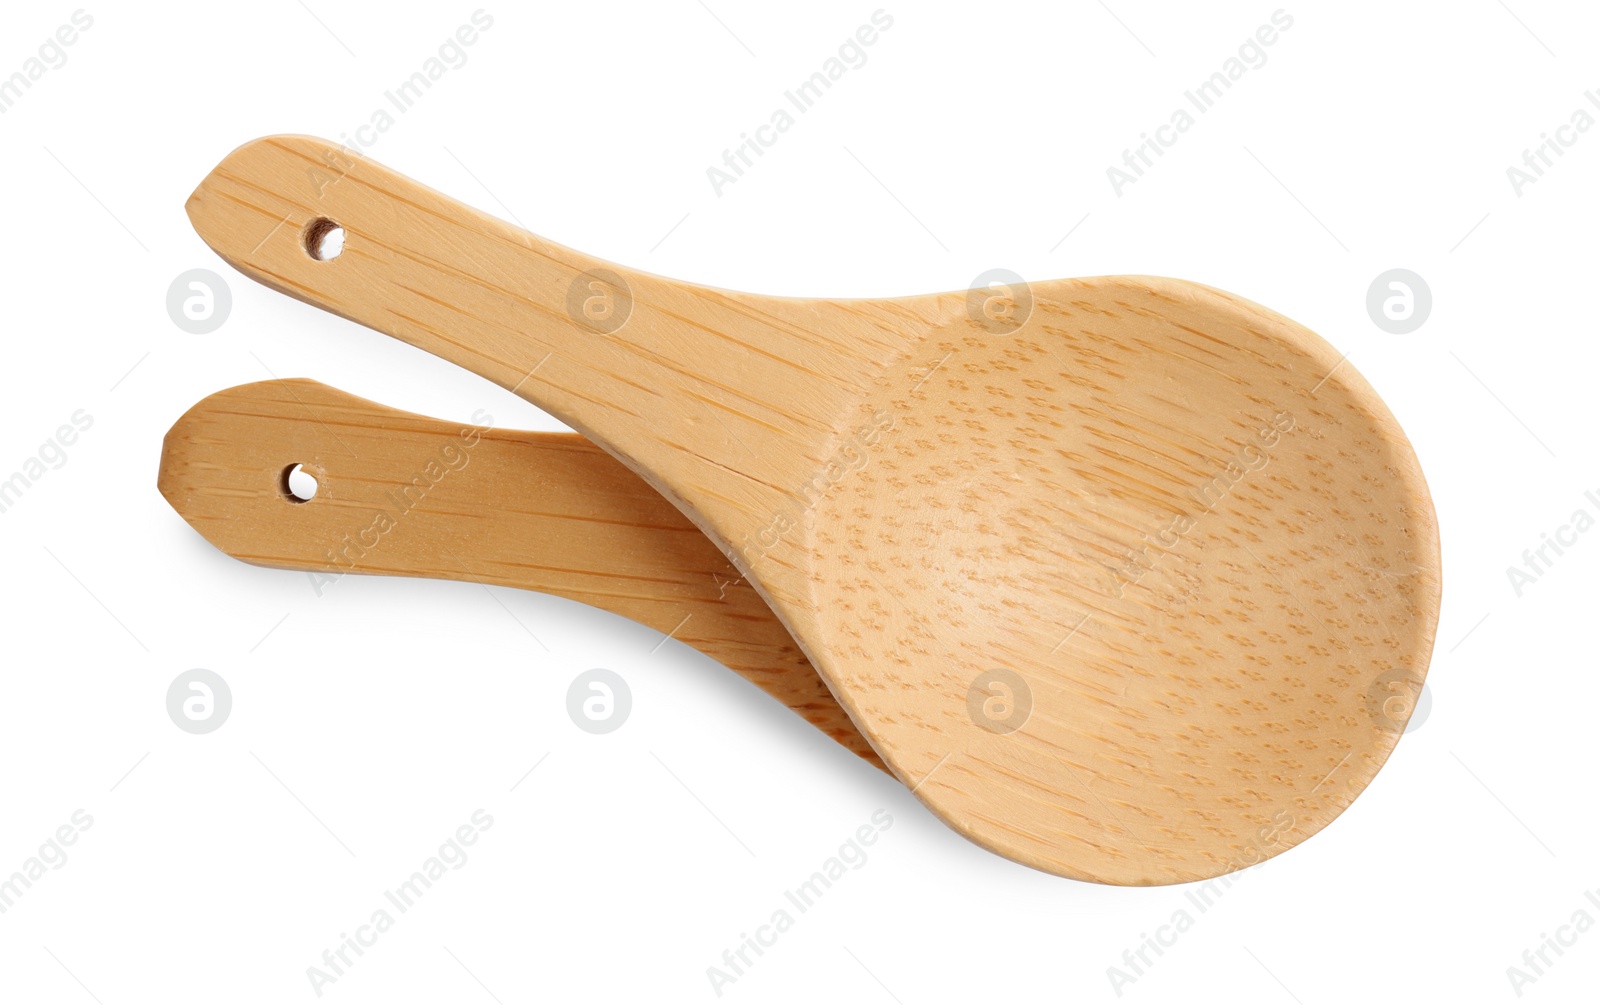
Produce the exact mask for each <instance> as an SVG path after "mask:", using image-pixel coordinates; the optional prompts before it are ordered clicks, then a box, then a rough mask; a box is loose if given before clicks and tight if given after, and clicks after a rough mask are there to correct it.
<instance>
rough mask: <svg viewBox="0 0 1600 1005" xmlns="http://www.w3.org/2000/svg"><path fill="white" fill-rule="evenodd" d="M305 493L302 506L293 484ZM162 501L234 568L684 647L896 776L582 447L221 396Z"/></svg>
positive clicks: (180, 458) (389, 413) (771, 638)
mask: <svg viewBox="0 0 1600 1005" xmlns="http://www.w3.org/2000/svg"><path fill="white" fill-rule="evenodd" d="M296 467H298V468H300V469H301V470H302V471H303V472H305V473H306V474H307V475H308V476H310V477H311V478H312V480H313V482H314V484H315V490H314V493H313V494H312V495H311V496H310V498H304V497H303V496H304V493H303V492H302V494H301V495H296V494H295V493H296V489H297V488H298V486H296V485H293V484H291V478H290V473H291V472H292V471H293V469H295V468H296ZM157 485H158V487H159V488H160V490H161V494H162V495H163V496H164V497H165V498H166V500H167V502H169V503H171V504H172V508H173V509H175V510H177V511H178V513H179V515H181V516H182V517H183V518H184V519H185V520H187V521H188V522H189V525H190V526H191V527H193V528H194V529H195V530H197V531H199V532H200V534H201V536H202V537H204V538H205V539H206V540H207V541H210V542H211V543H212V544H214V545H216V546H217V548H219V549H221V550H222V551H223V552H225V553H227V554H229V555H232V556H233V557H234V558H238V559H242V560H243V561H246V562H251V563H253V564H255V565H265V566H270V567H273V568H278V569H297V570H303V571H305V572H308V573H310V574H311V575H312V582H313V585H314V586H315V587H316V588H317V590H318V592H319V593H320V592H321V591H323V590H326V589H331V588H332V586H333V584H334V583H336V582H337V581H338V579H339V577H341V576H343V575H344V574H345V573H352V572H353V573H370V574H375V575H385V576H421V577H426V578H429V579H451V580H461V581H468V582H476V583H483V584H486V585H495V586H515V587H519V588H521V589H525V590H534V591H537V592H539V593H548V594H551V595H553V596H558V597H565V598H567V599H569V600H575V601H578V602H579V603H583V604H589V605H591V606H593V607H598V608H601V609H603V610H607V611H611V612H612V613H614V614H620V615H621V616H623V617H625V618H629V619H631V620H633V621H637V622H639V623H640V624H642V625H648V626H650V627H651V628H654V629H656V630H657V631H660V632H662V633H664V634H667V635H670V636H671V637H673V638H675V639H677V640H679V641H680V642H684V643H687V644H688V645H691V646H693V647H695V648H696V649H698V650H700V651H701V652H703V653H705V654H706V655H708V656H710V657H711V658H712V659H714V660H717V661H718V662H719V663H722V664H723V665H724V666H727V667H729V668H730V669H732V670H734V671H736V672H738V673H739V674H740V675H741V676H743V677H745V678H746V679H747V680H749V681H751V682H752V683H754V684H755V685H756V686H758V687H760V688H761V689H762V690H764V691H766V692H767V693H768V694H770V695H772V696H773V697H774V698H777V699H778V700H779V701H781V702H783V703H784V704H785V705H788V706H789V707H790V708H792V709H794V710H795V711H796V712H798V713H799V714H800V715H801V716H802V717H804V718H805V720H806V721H807V722H809V723H811V724H812V725H814V726H816V727H817V728H818V729H820V730H822V731H823V732H824V733H826V734H828V735H829V736H831V737H833V738H834V739H835V740H838V741H839V742H840V743H841V744H843V745H844V746H845V747H847V748H849V749H850V750H852V751H854V752H855V753H857V754H860V755H861V756H862V757H864V758H866V759H867V760H868V761H870V762H872V763H873V764H876V765H877V766H878V767H880V768H881V767H883V762H882V761H881V760H880V759H879V758H878V755H877V753H876V752H875V751H873V749H872V747H871V746H869V745H868V744H867V741H866V739H865V738H863V737H862V735H861V733H860V731H859V730H857V729H856V728H855V726H854V725H852V724H851V722H850V717H849V716H848V715H846V714H845V712H844V709H843V708H840V707H839V703H838V702H837V701H835V700H834V698H833V695H832V694H830V693H829V692H828V688H827V685H825V684H823V682H822V679H821V678H820V677H818V676H817V675H816V673H815V672H814V671H813V670H812V669H811V664H810V663H808V662H807V661H806V658H805V656H804V655H803V654H802V653H801V652H800V648H799V647H798V646H796V645H795V643H794V639H792V638H790V637H789V633H788V631H787V630H786V629H785V628H784V627H783V625H782V623H781V622H779V621H778V619H777V618H776V617H775V616H774V615H773V613H772V611H771V610H769V609H768V608H767V605H766V603H765V602H763V601H762V600H761V598H760V597H759V596H757V595H756V592H755V591H754V590H753V589H751V588H750V584H749V583H746V582H744V581H743V580H742V579H741V578H740V576H739V573H738V572H737V571H736V570H735V569H734V568H733V566H732V565H730V564H729V563H728V560H727V558H726V557H724V556H723V554H722V552H720V551H718V550H717V548H716V546H715V545H713V544H712V543H711V542H710V541H708V540H707V539H706V536H705V535H704V534H702V533H700V531H699V530H698V529H696V527H695V526H694V524H692V523H690V522H689V520H688V518H686V517H685V516H684V515H683V514H682V513H680V512H678V511H677V509H675V508H674V507H673V506H672V504H671V503H669V502H667V501H666V500H665V499H663V498H662V497H661V495H660V493H658V492H656V491H655V490H654V489H652V488H651V487H650V486H648V485H646V484H645V483H644V482H642V481H640V480H639V477H638V476H637V475H635V474H634V473H633V472H631V471H629V470H628V469H627V468H625V467H623V466H622V465H621V464H619V463H617V461H616V460H615V459H614V458H613V457H612V456H611V455H610V454H607V453H606V452H605V451H603V450H601V449H600V448H599V447H597V446H595V445H594V444H592V443H590V442H589V441H588V440H585V439H584V438H583V437H581V436H577V435H575V434H573V433H530V432H524V431H520V430H511V429H499V428H494V427H493V417H492V416H484V415H480V416H479V417H478V422H477V423H459V422H445V421H443V420H440V419H430V418H427V417H425V416H421V415H415V414H413V413H411V412H402V411H400V410H398V409H393V408H386V407H384V406H383V405H379V404H377V403H375V402H371V401H367V400H366V399H364V398H358V397H356V396H355V395H353V394H346V393H345V392H343V391H340V390H337V389H335V388H331V387H328V386H327V385H325V384H319V383H317V382H316V381H314V380H269V381H262V382H261V383H259V384H246V385H243V386H242V387H233V388H229V389H228V390H226V391H220V392H218V393H216V394H213V395H209V396H208V397H206V398H205V399H204V400H202V401H200V402H199V403H198V404H196V405H195V406H194V407H193V408H191V409H189V410H188V411H187V412H185V413H184V414H183V416H182V418H180V419H178V421H177V422H175V423H173V426H172V428H171V429H170V430H168V432H167V436H166V439H165V441H163V444H162V449H161V473H160V476H159V478H158V479H157Z"/></svg>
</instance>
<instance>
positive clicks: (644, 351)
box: [188, 137, 1439, 884]
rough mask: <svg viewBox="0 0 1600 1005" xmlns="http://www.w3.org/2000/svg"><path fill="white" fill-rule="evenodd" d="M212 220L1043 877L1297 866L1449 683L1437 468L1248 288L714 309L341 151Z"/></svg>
mask: <svg viewBox="0 0 1600 1005" xmlns="http://www.w3.org/2000/svg"><path fill="white" fill-rule="evenodd" d="M188 211H189V215H190V219H191V220H192V222H193V223H194V226H195V228H196V230H197V231H198V232H199V233H200V235H201V236H202V237H203V238H204V239H205V241H206V242H207V243H208V244H210V245H211V247H212V248H213V249H215V250H216V251H217V252H218V254H220V255H221V256H222V257H223V258H225V259H226V260H227V261H229V262H230V263H231V264H233V265H234V266H235V267H237V268H238V269H240V270H241V271H243V272H244V273H246V274H247V275H249V276H251V277H253V278H255V279H257V280H259V281H261V282H263V283H266V284H267V285H269V286H272V287H274V288H276V289H278V290H281V291H283V292H286V293H289V294H291V295H294V296H297V297H300V298H302V299H305V300H308V301H309V302H311V303H314V304H317V305H319V306H322V307H325V308H326V309H329V310H332V311H335V312H337V313H339V314H341V315H343V316H345V317H347V318H350V319H352V320H355V321H358V322H360V323H362V324H365V325H369V326H371V327H373V328H376V329H378V330H379V331H383V332H386V333H388V334H390V335H393V336H396V337H398V338H401V339H403V340H405V341H407V342H409V343H411V344H412V345H415V346H417V347H419V348H422V349H425V350H427V351H429V352H432V353H435V354H436V355H439V356H441V357H443V358H445V359H448V360H451V361H452V362H455V363H457V364H459V365H461V366H465V367H467V368H468V369H471V370H473V371H474V372H476V373H479V374H481V375H483V376H485V377H488V378H489V379H491V380H494V381H496V382H497V383H499V384H501V385H502V386H504V387H507V388H510V389H512V390H514V391H516V392H517V393H519V394H521V395H522V396H523V397H525V398H527V399H528V400H529V401H531V402H533V403H534V404H536V405H539V406H540V407H542V408H544V409H545V410H546V411H548V412H550V413H551V414H553V415H555V416H556V417H557V418H559V419H561V420H562V421H563V422H565V423H567V424H568V425H569V426H572V427H573V428H575V429H577V430H578V431H579V432H581V433H583V434H584V435H585V436H587V437H589V438H590V439H591V440H593V441H594V442H596V443H597V444H599V445H600V446H602V447H604V448H605V449H606V450H607V451H609V452H610V453H611V454H612V455H613V456H615V457H617V458H618V459H619V460H621V461H622V462H623V463H625V464H626V465H628V467H630V468H631V469H633V470H634V471H635V472H636V473H638V474H639V475H641V476H642V477H643V478H644V479H645V480H646V481H648V482H649V483H650V484H651V485H652V486H653V487H654V488H656V489H657V490H658V491H660V492H661V493H662V494H663V495H665V496H666V497H667V498H668V499H670V500H671V501H672V502H673V503H674V504H675V505H677V506H678V508H679V509H681V510H682V511H683V512H684V513H685V514H686V515H687V516H688V517H689V518H690V519H692V520H693V521H694V522H695V524H696V525H697V526H699V527H700V528H701V529H702V530H703V531H704V532H705V533H706V534H707V536H709V537H710V538H711V539H712V541H713V542H715V543H716V544H717V545H718V546H719V547H721V548H722V549H723V551H724V552H725V553H726V554H728V556H729V557H730V559H731V560H732V561H733V563H734V564H735V565H736V566H737V567H738V569H739V570H740V571H741V572H742V573H743V574H744V575H745V577H746V578H747V579H748V580H749V581H750V582H751V583H752V584H753V585H754V586H755V587H756V589H757V590H759V591H760V592H761V594H762V595H763V597H764V598H765V599H766V601H767V603H768V605H769V606H770V607H771V608H772V609H773V611H774V612H775V613H776V614H777V615H778V617H779V618H780V619H782V621H783V623H784V625H785V626H786V627H787V628H788V629H789V632H790V634H791V635H792V636H793V637H794V638H795V640H796V641H797V642H798V643H799V644H800V646H801V648H802V650H804V652H805V653H806V655H807V656H808V657H809V658H810V660H811V663H812V664H813V665H814V666H815V667H816V669H817V670H818V672H819V673H820V674H821V675H822V677H823V679H824V680H825V681H826V682H827V684H828V686H829V687H830V689H831V690H832V691H833V693H834V695H835V697H837V698H838V699H839V702H840V704H842V705H843V706H844V708H845V710H846V711H847V712H848V713H849V714H850V717H851V719H852V720H853V721H854V722H855V724H856V725H857V727H858V728H859V729H860V730H861V732H862V733H863V734H864V735H865V736H866V738H867V739H868V741H869V742H871V744H872V745H873V747H874V748H875V749H876V750H877V751H878V753H879V754H880V755H882V757H883V760H884V762H885V763H886V764H887V765H888V767H889V768H890V770H891V771H892V772H894V774H895V775H896V776H897V777H899V778H900V779H901V780H902V781H903V782H905V783H907V784H908V785H910V786H911V787H912V790H913V791H914V792H915V793H916V795H917V797H918V798H919V799H921V800H922V801H923V802H924V803H925V804H926V805H927V806H928V807H929V808H930V809H932V810H933V812H934V813H936V814H937V815H938V816H939V817H940V818H941V819H943V820H944V821H945V822H946V823H948V824H949V825H950V826H952V827H954V828H955V829H956V830H958V831H959V832H961V833H962V834H964V835H966V836H967V837H969V838H971V839H972V840H974V841H976V842H978V843H979V844H981V845H983V846H985V847H988V848H990V849H992V850H994V851H996V852H998V853H1000V854H1003V855H1006V856H1009V857H1011V858H1013V859H1015V860H1017V861H1019V862H1023V863H1025V864H1028V865H1032V866H1035V867H1037V868H1040V869H1044V870H1047V871H1050V872H1054V873H1058V874H1060V875H1064V876H1072V877H1076V878H1081V879H1089V880H1095V881H1099V882H1108V883H1128V884H1150V883H1167V882H1179V881H1184V880H1194V879H1204V878H1208V877H1211V876H1216V875H1219V874H1221V873H1225V872H1228V871H1231V870H1233V869H1236V868H1239V867H1240V865H1241V864H1250V863H1251V862H1254V861H1258V860H1260V859H1261V858H1264V857H1266V856H1267V855H1270V854H1274V853H1276V852H1278V851H1281V850H1283V849H1284V848H1286V847H1289V846H1292V845H1294V844H1296V843H1298V842H1299V841H1301V840H1303V839H1304V838H1305V837H1306V836H1308V835H1310V834H1312V833H1315V832H1316V831H1317V830H1319V829H1321V828H1322V827H1324V826H1326V825H1327V824H1328V823H1329V822H1330V821H1331V820H1332V819H1333V818H1334V817H1335V816H1337V815H1338V814H1339V812H1340V811H1341V810H1342V809H1343V808H1344V807H1345V806H1347V805H1349V803H1350V801H1351V800H1352V799H1354V798H1355V796H1356V794H1357V793H1359V792H1360V791H1361V790H1362V788H1364V787H1365V786H1366V784H1367V783H1368V782H1370V781H1371V779H1372V778H1373V776H1374V775H1375V774H1376V773H1377V771H1378V769H1379V768H1380V767H1381V766H1382V764H1383V762H1384V760H1385V759H1386V758H1387V757H1388V755H1389V753H1390V751H1391V750H1392V749H1393V748H1394V745H1395V743H1396V741H1397V739H1398V737H1399V733H1400V731H1399V728H1397V726H1396V723H1395V722H1394V721H1393V719H1392V718H1391V717H1389V716H1387V715H1386V714H1380V713H1379V712H1378V711H1376V709H1377V708H1380V707H1381V708H1385V709H1393V708H1396V707H1404V700H1403V699H1404V698H1405V697H1406V696H1407V695H1408V694H1409V695H1414V694H1415V692H1416V689H1418V688H1420V686H1421V682H1422V678H1423V675H1424V674H1425V673H1426V668H1427V664H1428V658H1429V654H1430V652H1431V649H1432V645H1433V637H1434V628H1435V625H1436V622H1437V616H1438V603H1439V550H1438V547H1439V546H1438V530H1437V524H1436V521H1435V518H1434V514H1433V508H1432V503H1431V500H1430V499H1429V497H1428V492H1427V487H1426V484H1425V482H1424V480H1423V476H1422V471H1421V469H1420V467H1419V466H1418V464H1417V460H1416V457H1415V455H1414V454H1413V452H1412V450H1411V447H1410V444H1409V443H1408V442H1407V441H1406V438H1405V436H1404V434H1403V433H1402V432H1401V430H1400V428H1399V426H1398V425H1397V424H1396V422H1395V420H1394V418H1393V416H1392V415H1390V413H1389V411H1388V409H1387V408H1386V407H1385V406H1384V404H1383V402H1382V401H1381V400H1380V399H1379V398H1378V396H1377V394H1376V393H1375V392H1374V391H1373V390H1372V388H1371V387H1369V386H1368V385H1367V383H1366V382H1365V381H1364V380H1363V379H1362V378H1361V377H1360V376H1359V375H1358V374H1357V373H1356V372H1355V370H1354V369H1353V368H1352V367H1350V366H1349V365H1348V364H1346V363H1345V361H1344V360H1343V358H1342V357H1341V356H1340V355H1339V354H1338V353H1337V352H1336V351H1334V350H1333V349H1332V348H1331V347H1330V346H1328V345H1327V343H1325V342H1323V341H1322V340H1321V339H1319V338H1318V337H1317V336H1316V335H1314V334H1312V333H1311V332H1310V331H1308V330H1306V329H1305V328H1303V327H1301V326H1300V325H1297V324H1295V323H1294V322H1292V321H1290V320H1288V319H1287V318H1284V317H1282V316H1280V315H1278V314H1274V313H1273V312H1271V311H1268V310H1266V309H1264V308H1262V307H1259V306H1257V305H1255V304H1252V303H1250V302H1248V301H1245V300H1242V299H1239V298H1237V297H1233V296H1230V295H1228V294H1225V293H1221V292H1218V291H1216V290H1213V289H1209V288H1207V287H1203V286H1198V285H1195V284H1192V283H1186V282H1181V281H1177V280H1170V279H1152V278H1136V277H1109V278H1099V279H1077V280H1053V281H1049V282H1039V283H1033V284H1031V285H1029V286H1025V287H1013V288H1012V289H1011V290H1009V291H1008V293H1009V295H1008V296H1002V295H999V294H996V293H995V292H994V291H993V290H992V289H991V290H987V291H985V290H974V291H965V292H960V293H946V294H933V295H927V296H918V297H905V298H900V299H894V300H856V301H831V300H820V299H782V298H775V297H765V296H759V295H754V294H745V293H731V292H725V291H720V290H713V289H708V288H706V287H701V286H694V285H691V284H688V283H683V282H678V281H674V280H669V279H664V278H661V277H658V276H652V275H648V274H645V273H641V272H636V271H632V270H629V269H625V268H622V267H620V266H610V265H606V264H605V263H603V262H600V261H598V260H596V259H593V258H590V257H588V256H585V255H582V254H580V253H578V252H575V251H572V250H570V249H567V248H563V247H560V246H558V245H555V244H552V243H550V242H548V241H544V240H542V239H540V238H538V237H535V236H534V235H532V234H530V233H528V232H526V231H524V230H521V229H520V228H517V227H513V226H511V225H510V224H506V223H504V222H502V221H499V220H496V219H494V218H493V217H490V216H487V215H485V214H483V213H480V212H478V211H476V210H473V209H471V208H469V207H467V206H464V205H462V204H460V203H458V202H456V201H454V200H452V199H450V198H448V197H446V196H444V195H441V194H439V193H437V192H435V191H432V190H431V189H428V188H426V187H424V186H422V185H419V184H417V183H416V182H413V181H411V180H409V179H407V178H404V177H403V176H401V175H399V174H396V173H395V172H393V171H390V170H388V169H387V168H384V167H382V166H380V165H378V164H375V163H373V162H371V161H368V160H365V159H364V158H361V157H359V156H356V155H353V154H350V153H348V152H346V151H344V150H342V149H340V148H338V147H336V146H334V145H333V144H330V143H327V142H325V141H322V140H317V139H313V138H308V137H274V138H270V139H264V140H258V141H255V142H253V143H249V144H247V145H245V146H243V147H241V148H239V149H238V150H236V151H234V152H233V153H232V154H230V155H229V156H228V157H227V158H226V159H225V160H224V161H223V162H222V163H221V164H220V165H219V166H218V167H217V168H216V169H215V170H214V171H213V172H212V173H211V174H210V175H209V176H208V177H207V178H206V179H205V180H204V181H203V182H202V183H201V184H200V186H199V188H197V189H196V191H195V193H194V195H193V196H191V197H190V200H189V203H188ZM335 227H338V228H342V230H343V232H344V245H343V249H344V250H343V253H342V254H340V255H339V256H338V257H336V258H333V257H330V256H329V255H328V253H327V252H326V251H325V250H324V248H325V247H326V246H325V245H324V244H323V239H324V237H325V236H326V235H328V234H329V233H330V232H331V231H332V230H333V228H335ZM513 547H514V545H512V544H510V543H508V544H507V548H508V552H509V550H510V549H511V548H513ZM508 557H511V558H515V557H517V556H515V555H510V554H508ZM1390 690H1394V691H1396V692H1398V693H1396V694H1394V695H1388V696H1386V694H1385V692H1387V691H1390ZM1397 701H1398V705H1397Z"/></svg>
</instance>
